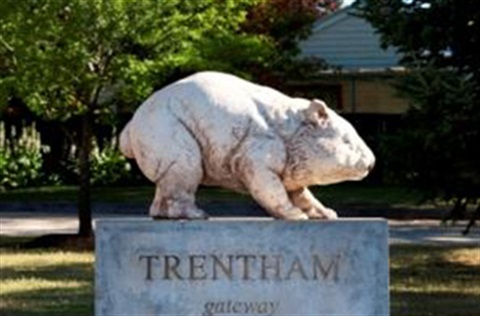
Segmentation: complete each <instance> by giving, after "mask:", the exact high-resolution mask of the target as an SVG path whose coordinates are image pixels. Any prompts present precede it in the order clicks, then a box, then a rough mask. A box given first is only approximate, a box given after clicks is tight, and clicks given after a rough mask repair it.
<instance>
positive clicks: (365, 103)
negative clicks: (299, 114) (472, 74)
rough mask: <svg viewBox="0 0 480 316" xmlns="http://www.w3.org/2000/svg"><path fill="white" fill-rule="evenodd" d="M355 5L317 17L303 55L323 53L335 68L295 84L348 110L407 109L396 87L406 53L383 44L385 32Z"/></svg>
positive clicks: (297, 88) (388, 111)
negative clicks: (359, 13)
mask: <svg viewBox="0 0 480 316" xmlns="http://www.w3.org/2000/svg"><path fill="white" fill-rule="evenodd" d="M353 10H354V8H353V7H346V8H344V9H341V10H339V11H337V12H335V13H333V14H332V15H330V16H328V17H326V18H323V19H321V20H319V21H317V22H316V23H315V24H314V26H313V30H312V33H311V35H310V36H309V37H308V38H307V39H306V40H304V41H302V42H301V43H300V49H301V56H302V57H307V58H309V57H316V58H323V59H325V60H326V62H327V63H328V64H329V65H332V66H335V70H329V71H323V72H320V73H318V76H315V77H314V78H311V80H308V82H293V83H292V86H293V87H294V90H295V91H297V92H299V93H300V94H302V93H303V94H304V96H309V95H308V94H310V95H311V96H315V95H317V96H319V97H321V98H323V99H325V100H326V101H327V102H328V103H329V104H331V105H332V106H333V107H336V108H337V110H339V111H341V112H343V113H356V114H379V115H380V114H385V115H388V114H400V113H404V112H405V111H406V109H407V108H408V102H407V101H406V100H405V99H402V98H400V97H399V96H398V95H397V92H396V91H395V89H394V88H393V87H392V86H391V81H392V79H394V78H395V76H398V75H401V74H402V72H403V69H402V67H399V60H400V56H399V55H398V54H397V53H396V52H395V49H393V48H388V49H387V50H384V49H382V48H381V45H380V37H379V35H377V34H376V33H375V30H374V29H373V27H372V26H371V25H370V24H369V22H367V21H366V20H364V19H363V18H361V17H358V16H355V15H353V14H352V13H353ZM319 94H320V95H319Z"/></svg>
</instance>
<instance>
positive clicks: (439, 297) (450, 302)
mask: <svg viewBox="0 0 480 316" xmlns="http://www.w3.org/2000/svg"><path fill="white" fill-rule="evenodd" d="M391 302H392V306H391V310H392V316H400V315H411V316H416V315H422V316H460V315H461V316H478V315H479V311H480V297H479V296H478V295H474V294H468V295H467V294H459V293H457V292H442V293H416V292H400V291H393V292H392V294H391Z"/></svg>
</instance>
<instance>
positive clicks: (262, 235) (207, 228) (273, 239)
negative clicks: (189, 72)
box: [95, 219, 389, 316]
mask: <svg viewBox="0 0 480 316" xmlns="http://www.w3.org/2000/svg"><path fill="white" fill-rule="evenodd" d="M96 225H97V226H96V227H97V229H96V271H95V273H96V275H95V277H96V279H95V283H96V284H95V314H96V315H97V316H100V315H192V316H193V315H195V316H198V315H202V316H213V315H222V316H223V315H285V316H286V315H289V316H293V315H305V316H306V315H308V316H313V315H342V316H343V315H345V316H347V315H348V316H353V315H362V316H367V315H368V316H373V315H375V316H380V315H389V293H388V283H389V281H388V280H389V277H388V275H389V274H388V245H387V238H388V228H387V227H388V226H387V223H386V221H384V220H376V219H368V220H364V219H361V220H360V219H346V220H336V221H306V222H290V221H278V220H225V219H222V220H209V221H153V220H150V219H105V220H98V221H97V224H96Z"/></svg>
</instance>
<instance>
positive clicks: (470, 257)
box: [0, 237, 480, 316]
mask: <svg viewBox="0 0 480 316" xmlns="http://www.w3.org/2000/svg"><path fill="white" fill-rule="evenodd" d="M22 241H24V239H23V240H22V239H18V238H7V237H1V238H0V314H1V315H2V316H7V315H62V316H63V315H92V314H93V262H94V257H93V254H92V253H91V252H64V251H60V250H46V249H43V250H19V249H16V248H15V247H14V245H15V244H16V243H18V242H22ZM390 269H391V280H390V281H391V306H392V316H396V315H402V316H409V315H410V316H420V315H422V316H428V315H435V316H447V315H452V316H459V315H462V316H478V315H479V311H480V249H479V248H460V247H425V246H422V247H419V246H394V247H391V249H390Z"/></svg>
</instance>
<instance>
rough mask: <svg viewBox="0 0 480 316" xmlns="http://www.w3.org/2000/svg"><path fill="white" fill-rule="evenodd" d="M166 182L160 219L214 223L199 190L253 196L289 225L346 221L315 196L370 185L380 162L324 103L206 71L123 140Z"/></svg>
mask: <svg viewBox="0 0 480 316" xmlns="http://www.w3.org/2000/svg"><path fill="white" fill-rule="evenodd" d="M120 147H121V150H122V152H123V153H124V154H125V155H126V156H127V157H130V158H135V159H136V161H137V163H138V166H139V167H140V169H141V170H142V172H143V173H144V174H145V176H146V177H147V178H148V179H150V180H151V181H152V182H154V183H155V184H156V192H155V198H154V201H153V203H152V205H151V207H150V215H151V216H152V217H159V218H204V217H206V214H205V213H204V212H203V211H201V210H200V209H198V208H197V206H196V205H195V196H194V194H195V192H196V190H197V187H198V186H199V184H204V185H217V186H222V187H226V188H230V189H233V190H236V191H243V192H249V193H250V194H251V195H252V196H253V198H254V199H255V200H256V201H257V202H258V203H259V204H260V205H261V206H263V207H264V208H265V209H266V210H267V211H268V212H269V213H270V214H271V215H272V216H274V217H276V218H282V219H294V220H301V219H308V218H327V219H331V218H336V213H335V212H334V211H333V210H331V209H329V208H326V207H324V206H323V205H322V204H321V203H320V202H319V201H318V200H317V199H315V197H314V196H313V195H312V194H311V193H310V191H309V190H308V186H310V185H325V184H331V183H337V182H341V181H346V180H360V179H362V178H364V177H365V176H366V175H367V174H368V172H369V170H370V169H371V168H372V167H373V164H374V161H375V158H374V155H373V153H372V152H371V150H370V149H369V148H368V147H367V145H366V144H365V143H364V142H363V140H362V139H361V138H360V137H359V136H358V134H357V133H356V131H355V130H354V128H353V127H352V126H351V125H350V124H349V123H348V122H347V121H346V120H344V119H343V118H341V117H340V116H339V115H337V114H336V113H335V112H334V111H332V110H331V109H329V108H328V107H327V106H326V105H325V104H324V103H323V102H322V101H318V100H313V101H310V100H305V99H298V98H290V97H288V96H286V95H284V94H282V93H280V92H278V91H276V90H273V89H271V88H268V87H264V86H260V85H257V84H254V83H251V82H248V81H245V80H243V79H240V78H237V77H235V76H232V75H228V74H223V73H216V72H202V73H198V74H195V75H192V76H190V77H188V78H185V79H183V80H180V81H177V82H176V83H173V84H171V85H169V86H167V87H165V88H164V89H162V90H160V91H157V92H156V93H154V94H153V95H152V96H150V97H149V98H148V99H147V100H146V101H145V102H144V103H143V104H142V105H141V106H140V107H139V108H138V109H137V111H136V113H135V115H134V117H133V118H132V120H131V121H130V122H129V123H128V124H127V126H126V127H125V129H124V130H123V132H122V134H121V138H120Z"/></svg>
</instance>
